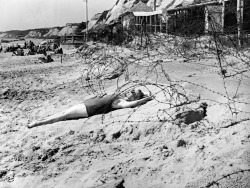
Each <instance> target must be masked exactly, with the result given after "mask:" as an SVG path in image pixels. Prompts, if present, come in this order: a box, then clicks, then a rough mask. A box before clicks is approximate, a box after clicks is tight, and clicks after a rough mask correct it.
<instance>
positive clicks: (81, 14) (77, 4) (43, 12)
mask: <svg viewBox="0 0 250 188" xmlns="http://www.w3.org/2000/svg"><path fill="white" fill-rule="evenodd" d="M116 1H117V0H88V19H89V20H90V19H91V18H92V16H94V15H95V14H96V13H101V12H103V11H104V10H109V9H111V8H112V7H113V5H115V3H116ZM83 21H86V3H84V0H0V31H8V30H25V29H34V28H44V27H54V26H64V25H66V23H80V22H83Z"/></svg>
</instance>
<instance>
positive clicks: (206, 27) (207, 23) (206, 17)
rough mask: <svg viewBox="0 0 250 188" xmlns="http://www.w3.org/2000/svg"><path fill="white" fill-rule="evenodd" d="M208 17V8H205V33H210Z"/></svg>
mask: <svg viewBox="0 0 250 188" xmlns="http://www.w3.org/2000/svg"><path fill="white" fill-rule="evenodd" d="M208 16H209V12H208V7H207V6H205V33H208V30H209V19H208Z"/></svg>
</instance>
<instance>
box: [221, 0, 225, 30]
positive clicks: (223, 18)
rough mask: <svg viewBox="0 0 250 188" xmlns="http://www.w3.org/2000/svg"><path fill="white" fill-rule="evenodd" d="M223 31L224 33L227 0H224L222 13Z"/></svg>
mask: <svg viewBox="0 0 250 188" xmlns="http://www.w3.org/2000/svg"><path fill="white" fill-rule="evenodd" d="M221 27H222V28H221V32H222V33H224V31H225V30H224V29H225V0H222V14H221Z"/></svg>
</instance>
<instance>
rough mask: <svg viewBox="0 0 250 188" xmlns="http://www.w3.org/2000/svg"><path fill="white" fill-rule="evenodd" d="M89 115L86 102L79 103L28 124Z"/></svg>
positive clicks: (53, 121)
mask: <svg viewBox="0 0 250 188" xmlns="http://www.w3.org/2000/svg"><path fill="white" fill-rule="evenodd" d="M87 117H88V113H87V109H86V106H85V104H78V105H75V106H72V107H71V108H69V109H67V110H65V111H62V112H60V113H57V114H54V115H52V116H49V117H46V118H43V119H41V120H38V121H35V122H34V123H31V124H30V125H28V128H32V127H37V126H40V125H45V124H50V123H55V122H58V121H64V120H69V119H77V118H87Z"/></svg>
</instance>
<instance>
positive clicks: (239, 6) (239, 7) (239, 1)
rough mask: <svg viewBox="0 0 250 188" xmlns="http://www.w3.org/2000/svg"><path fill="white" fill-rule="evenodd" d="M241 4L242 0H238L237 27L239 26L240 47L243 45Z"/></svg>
mask: <svg viewBox="0 0 250 188" xmlns="http://www.w3.org/2000/svg"><path fill="white" fill-rule="evenodd" d="M241 4H242V0H237V27H238V48H240V47H241V46H242V41H241V38H242V31H241V29H242V28H241V27H242V18H241V15H242V13H241V11H242V8H241Z"/></svg>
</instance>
